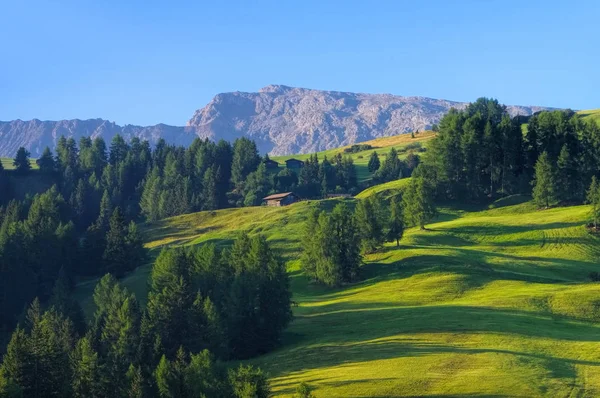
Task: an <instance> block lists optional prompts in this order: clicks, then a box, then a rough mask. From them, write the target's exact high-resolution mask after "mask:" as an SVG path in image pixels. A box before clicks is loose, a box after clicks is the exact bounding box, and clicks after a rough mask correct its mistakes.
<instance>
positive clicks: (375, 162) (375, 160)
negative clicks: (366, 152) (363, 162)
mask: <svg viewBox="0 0 600 398" xmlns="http://www.w3.org/2000/svg"><path fill="white" fill-rule="evenodd" d="M380 166H381V162H380V161H379V155H377V152H376V151H373V153H371V157H370V158H369V164H368V168H369V172H370V173H374V172H376V171H377V170H379V167H380Z"/></svg>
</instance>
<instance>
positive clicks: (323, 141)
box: [0, 85, 549, 158]
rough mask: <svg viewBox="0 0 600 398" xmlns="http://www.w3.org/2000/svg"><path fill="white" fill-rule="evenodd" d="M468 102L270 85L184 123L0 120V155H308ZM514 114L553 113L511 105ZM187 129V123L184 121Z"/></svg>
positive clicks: (424, 123)
mask: <svg viewBox="0 0 600 398" xmlns="http://www.w3.org/2000/svg"><path fill="white" fill-rule="evenodd" d="M466 105H467V104H466V103H462V102H455V101H446V100H438V99H432V98H424V97H402V96H396V95H390V94H358V93H347V92H335V91H322V90H311V89H304V88H293V87H287V86H278V85H271V86H267V87H264V88H262V89H261V90H259V92H256V93H242V92H233V93H221V94H217V95H216V96H215V97H214V98H213V99H212V100H211V101H210V102H209V103H208V104H207V105H206V106H204V107H203V108H201V109H198V110H197V111H196V112H195V113H194V114H193V116H192V117H191V119H190V120H189V121H188V122H187V125H186V126H185V127H183V126H169V125H166V124H157V125H154V126H136V125H131V124H127V125H123V126H120V125H117V124H115V123H114V122H111V121H108V120H105V119H88V120H79V119H72V120H59V121H41V120H37V119H33V120H27V121H23V120H12V121H0V156H5V157H12V156H14V154H15V153H16V151H17V149H18V148H19V147H21V146H23V147H25V148H26V149H27V150H29V152H31V155H32V157H34V158H35V157H39V156H40V155H41V153H42V152H43V150H44V148H45V147H46V146H48V147H50V148H51V149H53V148H54V147H55V146H56V142H57V140H58V139H59V138H60V136H62V135H64V136H66V137H73V138H75V140H77V141H78V140H79V139H80V138H81V137H88V136H90V137H92V138H94V137H103V138H104V139H105V140H106V141H107V142H109V141H110V140H111V139H112V137H114V136H115V135H116V134H120V135H122V136H124V137H125V138H126V139H128V140H129V139H131V138H133V137H139V138H141V139H144V140H148V141H149V142H150V143H151V144H156V143H157V142H158V140H159V139H160V138H163V139H165V141H166V142H167V143H169V144H176V145H188V144H189V143H190V142H192V140H193V139H194V138H195V137H201V138H210V139H213V140H219V139H225V140H229V141H233V140H235V139H236V138H239V137H243V136H245V137H248V138H251V139H253V140H255V141H256V142H257V144H258V146H259V149H260V151H261V153H267V152H269V153H271V154H273V155H285V154H291V153H309V152H317V151H323V150H327V149H332V148H337V147H340V146H344V145H351V144H354V143H357V142H361V141H367V140H371V139H374V138H378V137H387V136H393V135H398V134H401V133H408V132H412V131H416V130H420V131H422V130H425V129H429V128H431V126H433V124H436V123H438V122H439V120H440V118H441V117H442V116H443V115H444V114H445V113H446V112H447V111H448V110H449V109H450V108H451V107H456V108H464V107H465V106H466ZM508 109H509V112H510V113H511V114H512V115H516V114H523V115H530V114H532V113H533V112H536V111H539V110H543V109H549V108H544V107H536V106H509V107H508ZM181 124H182V125H183V124H184V121H183V120H182V123H181Z"/></svg>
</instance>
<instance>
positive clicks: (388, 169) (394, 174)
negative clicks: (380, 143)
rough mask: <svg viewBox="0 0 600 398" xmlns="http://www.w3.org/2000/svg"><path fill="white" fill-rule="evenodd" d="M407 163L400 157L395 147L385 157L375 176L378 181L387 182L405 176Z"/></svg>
mask: <svg viewBox="0 0 600 398" xmlns="http://www.w3.org/2000/svg"><path fill="white" fill-rule="evenodd" d="M405 168H406V165H405V164H404V162H403V161H401V160H400V159H399V158H398V151H396V149H395V148H392V149H390V152H389V153H388V154H387V156H386V157H385V161H384V162H383V164H382V165H381V168H379V169H378V170H377V172H376V173H375V175H374V176H373V178H375V179H376V180H377V181H378V182H387V181H393V180H397V179H399V178H402V177H403V173H404V171H405Z"/></svg>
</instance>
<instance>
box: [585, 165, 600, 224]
mask: <svg viewBox="0 0 600 398" xmlns="http://www.w3.org/2000/svg"><path fill="white" fill-rule="evenodd" d="M587 203H589V204H590V205H591V209H590V216H591V218H592V220H593V223H594V229H595V230H597V229H598V220H600V184H599V183H598V180H597V179H596V176H593V177H592V183H591V184H590V188H589V189H588V191H587Z"/></svg>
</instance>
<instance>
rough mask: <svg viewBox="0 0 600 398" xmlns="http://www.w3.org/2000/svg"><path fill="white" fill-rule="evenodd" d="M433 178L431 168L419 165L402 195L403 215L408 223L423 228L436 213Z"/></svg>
mask: <svg viewBox="0 0 600 398" xmlns="http://www.w3.org/2000/svg"><path fill="white" fill-rule="evenodd" d="M434 195H435V178H434V176H433V175H432V170H430V169H428V168H426V167H424V166H419V168H417V170H416V171H415V173H414V175H413V177H412V181H411V182H410V185H409V186H408V189H407V190H406V191H405V193H404V196H403V202H404V203H403V207H404V215H405V219H406V221H407V223H408V224H409V225H413V226H418V227H420V228H421V229H425V225H426V224H427V223H429V222H430V221H431V220H433V218H435V216H436V215H437V208H436V207H435V197H434Z"/></svg>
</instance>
